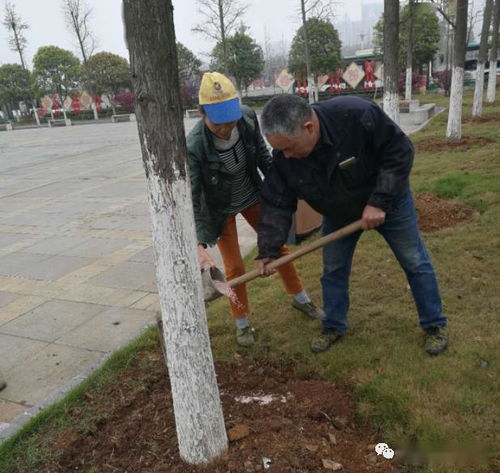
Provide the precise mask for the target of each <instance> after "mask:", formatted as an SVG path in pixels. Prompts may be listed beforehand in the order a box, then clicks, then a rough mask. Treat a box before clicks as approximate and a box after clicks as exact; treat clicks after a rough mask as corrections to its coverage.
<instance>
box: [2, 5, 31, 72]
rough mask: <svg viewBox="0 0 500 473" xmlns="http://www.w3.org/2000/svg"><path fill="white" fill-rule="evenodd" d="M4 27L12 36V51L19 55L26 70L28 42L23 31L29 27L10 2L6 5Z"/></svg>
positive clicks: (10, 38)
mask: <svg viewBox="0 0 500 473" xmlns="http://www.w3.org/2000/svg"><path fill="white" fill-rule="evenodd" d="M3 25H4V26H5V27H6V28H7V31H8V32H9V33H10V35H11V36H10V37H9V39H8V42H9V47H10V49H11V51H15V52H17V53H18V54H19V58H20V59H21V65H22V66H23V68H24V69H26V64H25V61H24V50H25V49H26V45H27V43H28V42H27V40H26V37H25V36H24V34H23V31H24V30H27V29H28V28H29V25H28V24H27V23H24V22H23V21H22V20H21V17H20V16H19V15H18V14H17V13H16V10H15V8H14V5H13V4H12V3H10V2H6V3H5V15H4V21H3Z"/></svg>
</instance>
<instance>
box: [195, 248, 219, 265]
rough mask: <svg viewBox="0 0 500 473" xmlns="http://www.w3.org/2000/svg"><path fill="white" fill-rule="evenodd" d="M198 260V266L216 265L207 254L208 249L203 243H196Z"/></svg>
mask: <svg viewBox="0 0 500 473" xmlns="http://www.w3.org/2000/svg"><path fill="white" fill-rule="evenodd" d="M198 261H199V262H200V268H206V267H209V268H210V267H212V266H216V264H215V261H214V260H213V259H212V257H211V256H210V255H209V254H208V251H207V250H206V249H205V248H204V247H203V245H198Z"/></svg>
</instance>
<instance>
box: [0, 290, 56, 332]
mask: <svg viewBox="0 0 500 473" xmlns="http://www.w3.org/2000/svg"><path fill="white" fill-rule="evenodd" d="M16 296H18V297H17V298H16V299H15V300H14V301H12V302H11V303H10V304H7V305H5V306H3V307H0V326H1V325H2V324H5V323H7V322H10V321H11V320H13V319H15V318H16V317H18V316H20V315H22V314H24V313H26V312H28V311H30V310H33V309H35V308H36V307H38V306H39V305H41V304H43V303H44V302H46V301H47V299H45V298H43V297H38V296H32V295H28V296H27V295H20V294H16Z"/></svg>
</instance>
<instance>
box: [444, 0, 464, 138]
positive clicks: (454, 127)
mask: <svg viewBox="0 0 500 473" xmlns="http://www.w3.org/2000/svg"><path fill="white" fill-rule="evenodd" d="M467 7H468V1H467V0H457V15H456V22H455V24H456V27H455V47H454V49H455V54H454V60H453V73H452V76H451V92H450V106H449V111H448V126H447V128H446V137H447V138H448V139H451V140H459V139H460V138H462V101H463V95H464V63H465V49H466V40H467Z"/></svg>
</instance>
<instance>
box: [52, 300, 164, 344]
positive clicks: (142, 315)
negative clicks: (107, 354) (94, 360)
mask: <svg viewBox="0 0 500 473" xmlns="http://www.w3.org/2000/svg"><path fill="white" fill-rule="evenodd" d="M154 316H155V314H154V313H153V312H146V311H144V310H134V309H122V308H116V307H113V308H110V309H108V310H105V311H104V312H101V313H99V314H98V315H96V316H95V317H94V318H92V319H91V320H89V321H88V322H86V323H85V324H83V325H81V326H80V327H77V328H75V329H74V330H71V331H70V332H69V333H67V334H66V335H65V336H64V337H61V338H60V339H59V340H58V341H57V343H58V344H61V345H70V346H72V347H78V348H86V349H88V350H100V351H110V350H111V348H112V347H116V346H117V345H120V344H121V343H124V342H125V341H127V340H131V339H132V338H133V337H135V336H137V335H138V334H139V333H140V331H141V329H142V328H144V327H146V326H147V325H148V324H150V323H152V322H153V321H154V320H155V318H154Z"/></svg>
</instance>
